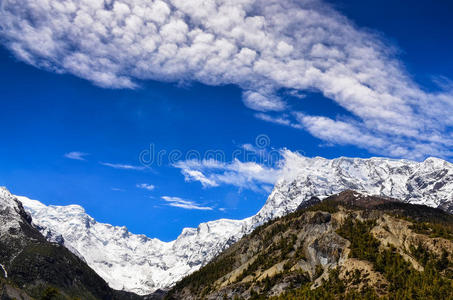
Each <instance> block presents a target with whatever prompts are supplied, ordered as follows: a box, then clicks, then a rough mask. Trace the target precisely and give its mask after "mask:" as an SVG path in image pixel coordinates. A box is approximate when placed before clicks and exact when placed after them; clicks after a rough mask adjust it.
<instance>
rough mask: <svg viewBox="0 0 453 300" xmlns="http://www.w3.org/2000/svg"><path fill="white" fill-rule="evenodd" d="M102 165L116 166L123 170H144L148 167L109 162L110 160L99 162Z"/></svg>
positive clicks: (115, 167)
mask: <svg viewBox="0 0 453 300" xmlns="http://www.w3.org/2000/svg"><path fill="white" fill-rule="evenodd" d="M99 163H100V164H101V165H103V166H106V167H110V168H114V169H121V170H137V171H142V170H145V169H146V168H145V167H143V166H134V165H128V164H118V163H108V162H99Z"/></svg>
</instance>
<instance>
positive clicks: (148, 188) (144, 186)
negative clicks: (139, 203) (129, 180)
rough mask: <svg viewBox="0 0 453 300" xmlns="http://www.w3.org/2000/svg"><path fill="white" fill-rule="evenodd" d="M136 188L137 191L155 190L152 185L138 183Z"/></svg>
mask: <svg viewBox="0 0 453 300" xmlns="http://www.w3.org/2000/svg"><path fill="white" fill-rule="evenodd" d="M136 186H137V187H138V188H139V189H144V190H148V191H152V190H154V189H155V188H156V187H155V186H154V185H152V184H148V183H140V184H137V185H136Z"/></svg>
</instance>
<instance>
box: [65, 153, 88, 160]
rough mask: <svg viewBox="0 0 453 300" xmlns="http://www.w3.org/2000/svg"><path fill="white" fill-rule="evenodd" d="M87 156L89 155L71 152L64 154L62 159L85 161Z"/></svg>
mask: <svg viewBox="0 0 453 300" xmlns="http://www.w3.org/2000/svg"><path fill="white" fill-rule="evenodd" d="M87 155H89V154H88V153H84V152H78V151H73V152H68V153H65V155H64V157H66V158H69V159H75V160H86V159H85V156H87Z"/></svg>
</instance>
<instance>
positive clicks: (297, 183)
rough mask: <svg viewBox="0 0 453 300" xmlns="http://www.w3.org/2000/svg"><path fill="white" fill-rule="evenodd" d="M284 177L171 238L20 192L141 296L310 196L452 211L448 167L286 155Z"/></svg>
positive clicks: (51, 234) (29, 206)
mask: <svg viewBox="0 0 453 300" xmlns="http://www.w3.org/2000/svg"><path fill="white" fill-rule="evenodd" d="M288 157H289V159H287V161H286V164H285V166H284V167H283V174H284V175H283V177H282V178H281V179H280V180H279V181H278V182H277V183H276V185H275V187H274V190H273V191H272V193H271V194H270V196H269V198H268V199H267V201H266V203H265V205H264V206H263V208H262V209H261V210H260V211H259V212H258V213H257V214H256V215H254V216H252V217H249V218H246V219H243V220H226V219H221V220H216V221H211V222H207V223H202V224H200V225H199V226H198V228H185V229H184V230H183V231H182V233H181V235H180V236H179V237H178V238H177V239H176V240H175V241H172V242H168V243H166V242H162V241H160V240H158V239H151V238H148V237H146V236H143V235H135V234H132V233H130V232H129V231H128V230H127V229H126V228H125V227H115V226H112V225H109V224H102V223H98V222H96V221H95V220H94V219H93V218H91V217H90V216H89V215H87V214H86V213H85V211H84V210H83V208H82V207H80V206H77V205H70V206H45V205H43V204H42V203H40V202H38V201H35V200H30V199H28V198H26V197H19V199H20V200H21V202H22V203H23V205H24V207H25V209H26V210H27V211H28V212H29V213H31V215H32V217H33V220H34V222H35V224H37V225H39V227H40V228H41V232H42V233H43V234H44V235H45V236H47V237H48V238H49V239H57V238H58V239H60V241H61V242H62V241H64V245H65V246H66V247H67V248H68V249H70V250H71V251H73V252H74V253H76V254H77V255H79V256H80V257H83V258H84V259H85V260H86V262H87V263H88V264H89V265H90V267H92V268H93V269H94V270H95V271H96V272H97V273H98V274H99V275H101V277H103V278H104V279H105V280H106V281H107V282H108V283H109V285H110V286H111V287H113V288H115V289H125V290H128V291H133V292H135V293H138V294H148V293H150V292H152V291H154V290H156V289H158V288H167V287H169V286H171V285H173V284H174V283H175V282H177V281H178V280H180V279H181V278H182V277H183V276H185V275H187V274H190V273H192V272H194V271H196V270H198V269H199V268H200V267H201V266H203V265H205V264H206V263H207V262H209V261H210V260H211V259H212V258H213V257H214V256H216V255H217V254H219V253H220V252H221V251H223V250H224V249H226V248H228V247H229V246H230V245H231V244H233V243H234V242H236V241H238V240H239V239H240V238H241V237H242V236H244V235H245V234H248V233H250V232H252V231H253V229H255V228H256V227H257V226H259V225H261V224H263V223H265V222H267V221H269V220H272V219H274V218H276V217H281V216H284V215H286V214H288V213H290V212H293V211H295V210H296V209H297V208H298V207H299V206H300V205H302V206H303V205H304V204H303V203H304V202H306V201H309V200H313V199H314V198H312V197H318V198H319V199H324V198H325V197H327V196H328V195H332V194H335V193H339V192H341V191H344V190H346V189H352V190H357V191H360V192H363V193H367V194H372V195H380V196H387V197H393V198H397V199H400V200H401V201H404V202H408V203H414V204H424V205H427V206H431V207H439V208H442V209H443V210H445V211H449V212H453V165H452V164H450V163H448V162H446V161H443V160H440V159H436V158H428V159H427V160H425V161H424V162H413V161H408V160H393V159H385V158H370V159H358V158H338V159H333V160H329V159H324V158H320V157H315V158H307V157H303V156H300V155H297V154H294V153H292V154H289V155H288Z"/></svg>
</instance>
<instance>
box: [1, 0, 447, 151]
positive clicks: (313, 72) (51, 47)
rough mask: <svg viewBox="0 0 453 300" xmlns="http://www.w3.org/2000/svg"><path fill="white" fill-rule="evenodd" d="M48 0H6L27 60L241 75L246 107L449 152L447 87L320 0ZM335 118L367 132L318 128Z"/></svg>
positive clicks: (314, 130)
mask: <svg viewBox="0 0 453 300" xmlns="http://www.w3.org/2000/svg"><path fill="white" fill-rule="evenodd" d="M41 2H42V1H41V0H27V1H3V2H2V9H1V10H0V40H1V41H2V43H4V44H5V46H6V47H7V48H8V49H10V50H11V51H12V52H13V53H14V54H15V55H16V57H18V58H19V59H21V60H23V61H25V62H27V63H29V64H31V65H34V66H37V67H40V68H44V69H47V70H51V71H56V72H59V73H64V72H66V73H71V74H74V75H76V76H79V77H82V78H85V79H87V80H90V81H92V82H93V83H94V84H96V85H99V86H102V87H108V88H135V87H137V82H138V81H141V80H161V81H172V82H179V81H186V80H189V79H190V80H194V81H198V82H202V83H204V84H209V85H224V84H236V85H238V86H239V87H241V88H242V89H243V101H244V103H245V105H246V106H248V107H250V108H251V109H254V110H257V111H260V112H266V111H275V112H281V115H278V113H277V115H275V116H273V117H271V118H269V117H268V116H267V115H258V117H260V118H261V119H263V120H267V121H271V122H274V123H278V124H282V125H288V126H293V127H297V128H301V129H303V130H307V131H308V132H310V133H311V134H314V135H315V136H317V137H319V138H320V139H322V140H326V141H329V142H332V143H345V144H354V145H357V146H359V147H363V148H365V149H368V150H369V151H370V152H379V153H381V152H385V149H386V147H376V146H375V144H376V141H373V140H371V139H369V136H376V137H377V138H378V139H380V140H384V142H385V143H387V144H390V143H391V144H393V145H394V148H395V149H394V150H392V151H390V152H389V155H392V156H407V157H414V158H421V157H423V156H425V155H428V154H431V155H438V156H451V157H453V153H452V151H451V150H450V149H452V148H453V136H452V135H451V128H452V126H453V114H452V113H451V112H452V111H453V91H452V89H451V87H449V86H440V87H439V89H438V90H436V91H429V90H428V89H426V88H425V87H423V86H420V85H419V84H417V83H416V82H414V80H412V78H411V76H410V74H408V72H407V71H406V70H405V68H404V65H403V64H402V63H401V61H399V60H398V58H397V56H396V55H395V51H394V49H393V46H392V45H388V44H386V43H385V42H383V41H382V39H381V38H380V37H379V36H376V35H373V34H371V33H370V32H368V31H367V30H361V29H360V28H358V27H357V26H355V25H354V24H353V23H352V22H350V21H349V20H348V19H347V18H346V17H345V16H343V15H341V14H340V13H339V12H337V11H335V10H334V9H332V8H331V7H330V6H329V5H328V4H327V3H325V2H324V1H322V0H310V1H292V0H278V1H277V0H270V1H258V0H244V1H196V2H193V1H184V0H174V1H166V0H163V1H146V0H134V1H132V0H117V1H114V2H112V4H111V5H110V4H109V5H108V4H106V3H105V2H104V1H77V0H67V1H66V2H65V5H61V3H60V2H61V1H59V0H49V1H46V4H45V5H44V4H42V3H41ZM99 16H102V17H99ZM107 54H108V55H107ZM281 90H288V91H290V94H292V95H293V96H297V95H305V93H306V92H310V91H319V92H320V93H321V94H322V95H324V96H325V97H327V98H329V99H331V100H332V101H334V102H335V103H336V104H338V105H339V106H341V107H343V108H344V109H345V110H347V111H348V112H349V113H350V114H351V115H352V116H353V118H349V119H346V120H340V121H341V122H339V120H336V119H333V118H328V117H327V116H323V115H308V116H304V117H303V118H301V119H298V121H294V120H290V119H291V118H292V113H295V111H293V109H292V107H293V106H291V105H290V104H288V103H286V101H288V99H287V98H294V97H291V96H290V97H285V96H284V95H282V94H281V93H279V91H281ZM283 94H284V93H283ZM307 98H308V97H307ZM294 101H301V100H300V99H296V100H294ZM302 101H309V99H304V100H302ZM266 116H267V117H266ZM288 116H289V117H288ZM313 118H314V119H313ZM329 123H330V124H331V125H332V126H335V127H336V128H338V129H339V130H341V128H346V127H345V126H346V125H345V124H346V123H347V124H348V131H349V132H350V133H352V132H353V131H354V132H355V133H354V134H358V137H357V139H358V140H365V141H369V142H365V143H359V142H357V139H352V138H351V136H349V135H347V136H344V138H342V137H341V136H340V137H335V138H334V135H331V134H329V135H325V134H322V132H323V130H324V129H323V128H325V125H326V124H329Z"/></svg>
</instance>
